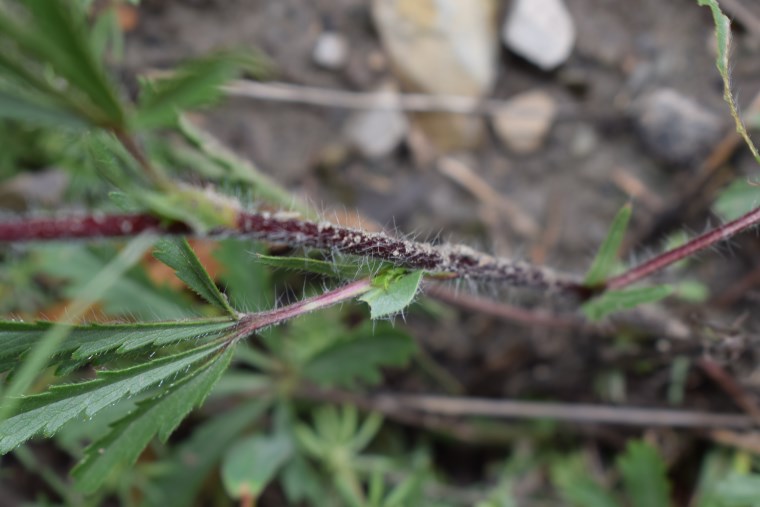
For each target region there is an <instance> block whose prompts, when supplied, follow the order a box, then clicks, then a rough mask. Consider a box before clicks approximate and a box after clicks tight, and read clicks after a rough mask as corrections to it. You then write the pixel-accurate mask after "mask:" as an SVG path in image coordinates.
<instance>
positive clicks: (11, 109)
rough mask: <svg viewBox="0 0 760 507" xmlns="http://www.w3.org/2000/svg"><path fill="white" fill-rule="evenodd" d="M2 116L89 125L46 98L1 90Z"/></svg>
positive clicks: (48, 123)
mask: <svg viewBox="0 0 760 507" xmlns="http://www.w3.org/2000/svg"><path fill="white" fill-rule="evenodd" d="M0 118H10V119H15V120H21V121H25V122H29V123H36V124H38V125H42V126H66V127H70V128H75V129H83V128H84V127H86V126H87V123H85V122H84V121H83V120H82V119H81V118H80V117H78V116H77V115H75V114H73V113H71V112H70V111H67V110H65V109H63V108H61V107H59V106H57V105H55V104H48V103H46V101H44V100H41V99H39V100H36V101H35V100H32V99H31V98H30V97H25V96H22V94H20V93H18V94H11V93H8V92H5V91H2V90H0Z"/></svg>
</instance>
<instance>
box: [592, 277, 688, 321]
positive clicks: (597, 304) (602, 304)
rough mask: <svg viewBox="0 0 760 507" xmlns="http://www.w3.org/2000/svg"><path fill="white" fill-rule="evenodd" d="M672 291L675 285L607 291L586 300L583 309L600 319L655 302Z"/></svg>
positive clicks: (595, 318)
mask: <svg viewBox="0 0 760 507" xmlns="http://www.w3.org/2000/svg"><path fill="white" fill-rule="evenodd" d="M672 292H673V287H671V286H670V285H657V286H655V287H637V288H633V289H624V290H613V291H607V292H604V293H603V294H602V295H600V296H598V297H596V298H594V299H592V300H590V301H588V302H586V303H585V304H584V305H583V306H582V307H581V310H582V311H583V314H584V315H586V317H587V318H588V319H589V320H600V319H603V318H604V317H606V316H607V315H609V314H611V313H614V312H619V311H621V310H629V309H631V308H635V307H637V306H639V305H643V304H645V303H654V302H656V301H659V300H661V299H662V298H664V297H667V296H669V295H670V294H671V293H672Z"/></svg>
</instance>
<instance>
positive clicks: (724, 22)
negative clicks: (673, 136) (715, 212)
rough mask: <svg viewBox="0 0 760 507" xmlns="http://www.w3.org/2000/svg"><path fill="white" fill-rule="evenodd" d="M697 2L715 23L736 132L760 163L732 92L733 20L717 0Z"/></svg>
mask: <svg viewBox="0 0 760 507" xmlns="http://www.w3.org/2000/svg"><path fill="white" fill-rule="evenodd" d="M697 4H699V5H702V6H706V7H709V8H710V11H712V15H713V22H714V23H715V38H716V40H717V49H718V55H717V56H716V58H715V66H716V67H717V68H718V72H719V73H720V77H721V78H723V99H724V100H725V101H726V103H727V104H728V107H729V109H730V111H731V116H732V117H733V118H734V123H736V132H738V133H739V135H741V136H742V138H743V139H744V142H745V144H746V145H747V147H748V148H749V149H750V151H751V152H752V155H753V156H754V157H755V160H756V161H757V162H758V163H760V153H758V151H757V148H756V147H755V144H754V143H753V142H752V139H750V137H749V134H748V133H747V129H746V128H745V127H744V122H743V121H742V119H741V116H739V108H738V106H737V105H736V99H735V98H734V95H733V93H731V76H730V74H729V69H730V65H729V58H728V56H729V54H730V53H731V21H730V20H729V19H728V18H727V17H726V16H725V15H724V14H723V12H722V11H721V10H720V5H719V4H718V2H717V0H697Z"/></svg>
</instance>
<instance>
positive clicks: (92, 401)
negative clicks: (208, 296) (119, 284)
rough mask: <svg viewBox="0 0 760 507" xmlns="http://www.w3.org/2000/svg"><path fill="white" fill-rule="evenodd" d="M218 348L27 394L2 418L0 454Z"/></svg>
mask: <svg viewBox="0 0 760 507" xmlns="http://www.w3.org/2000/svg"><path fill="white" fill-rule="evenodd" d="M218 348H219V345H218V344H212V345H211V346H204V347H200V348H197V349H193V350H190V351H188V352H184V353H182V354H176V355H174V356H169V357H165V358H161V359H157V360H154V361H151V362H149V363H146V364H142V365H139V366H133V367H131V368H127V369H124V370H116V371H104V372H100V373H99V375H98V378H96V379H95V380H91V381H87V382H81V383H78V384H66V385H60V386H53V387H51V388H50V390H49V391H47V392H45V393H42V394H38V395H34V396H28V397H26V398H23V399H22V400H21V401H19V402H18V403H17V407H16V411H15V415H13V416H11V417H9V418H8V419H6V420H4V421H2V422H0V454H5V453H6V452H8V451H10V450H11V449H13V448H14V447H16V446H18V445H20V444H22V443H24V442H25V441H27V440H29V439H30V438H32V437H33V436H35V435H37V434H42V435H44V436H51V435H53V434H54V433H55V432H56V431H58V429H59V428H60V427H61V426H63V425H64V424H66V423H67V422H69V421H71V420H73V419H76V418H78V417H80V416H85V417H92V416H94V415H95V414H97V413H98V412H99V411H100V410H102V409H104V408H106V407H108V406H109V405H111V404H113V403H116V402H117V401H119V400H121V399H124V398H126V397H128V396H131V395H135V394H138V393H140V392H142V391H145V390H146V389H148V388H150V387H153V386H155V385H158V384H160V383H161V382H164V381H166V380H169V381H174V379H175V378H176V377H177V376H178V375H181V374H183V373H184V372H186V371H187V369H188V368H190V367H191V366H193V365H194V364H195V363H197V362H199V361H201V360H203V359H205V358H206V357H208V356H209V355H210V354H213V353H214V351H215V350H217V349H218Z"/></svg>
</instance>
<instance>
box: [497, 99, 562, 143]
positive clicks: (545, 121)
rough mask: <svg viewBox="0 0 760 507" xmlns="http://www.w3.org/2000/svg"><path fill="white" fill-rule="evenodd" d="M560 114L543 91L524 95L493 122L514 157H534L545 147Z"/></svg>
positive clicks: (553, 102) (511, 103)
mask: <svg viewBox="0 0 760 507" xmlns="http://www.w3.org/2000/svg"><path fill="white" fill-rule="evenodd" d="M556 114H557V104H556V102H555V100H554V98H552V96H551V95H549V94H548V93H546V92H544V91H531V92H526V93H521V94H520V95H517V96H515V97H513V98H512V99H510V100H509V102H507V104H506V105H505V106H504V108H503V109H502V110H501V111H499V113H498V114H496V115H495V116H494V117H493V119H492V123H493V127H494V130H495V131H496V134H497V135H498V136H499V139H501V141H502V142H503V143H504V144H505V145H506V146H507V148H509V149H510V150H512V151H513V152H515V153H520V154H527V153H533V152H535V151H536V150H538V149H539V148H541V146H542V145H543V143H544V140H545V139H546V136H547V135H548V133H549V130H550V129H551V127H552V123H553V122H554V117H555V116H556Z"/></svg>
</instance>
